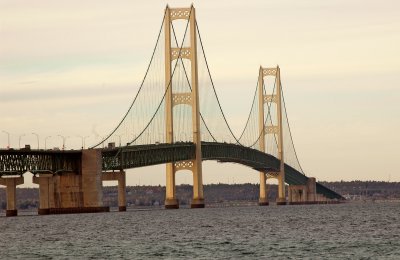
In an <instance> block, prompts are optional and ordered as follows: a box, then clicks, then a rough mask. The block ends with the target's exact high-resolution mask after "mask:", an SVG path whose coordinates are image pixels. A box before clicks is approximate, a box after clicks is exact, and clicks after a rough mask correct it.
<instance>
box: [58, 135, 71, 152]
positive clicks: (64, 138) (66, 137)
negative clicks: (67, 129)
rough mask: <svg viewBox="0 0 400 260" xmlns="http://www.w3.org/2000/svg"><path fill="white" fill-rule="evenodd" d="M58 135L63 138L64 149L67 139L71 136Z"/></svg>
mask: <svg viewBox="0 0 400 260" xmlns="http://www.w3.org/2000/svg"><path fill="white" fill-rule="evenodd" d="M57 136H59V137H61V138H62V140H63V145H62V149H63V150H65V141H66V140H67V139H68V138H69V136H63V135H57Z"/></svg>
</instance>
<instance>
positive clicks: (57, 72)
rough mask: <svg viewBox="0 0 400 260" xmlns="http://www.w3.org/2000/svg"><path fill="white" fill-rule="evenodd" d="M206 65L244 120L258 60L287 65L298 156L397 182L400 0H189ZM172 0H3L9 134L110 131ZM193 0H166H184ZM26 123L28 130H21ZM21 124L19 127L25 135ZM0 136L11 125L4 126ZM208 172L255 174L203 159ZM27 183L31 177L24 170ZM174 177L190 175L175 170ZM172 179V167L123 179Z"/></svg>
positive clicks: (224, 177)
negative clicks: (168, 170) (168, 173)
mask: <svg viewBox="0 0 400 260" xmlns="http://www.w3.org/2000/svg"><path fill="white" fill-rule="evenodd" d="M193 2H194V5H195V7H196V15H197V21H198V24H199V27H200V30H201V35H202V38H203V43H204V45H205V50H206V54H207V59H208V62H209V65H210V67H211V73H212V75H213V79H214V82H215V85H216V88H217V92H218V94H219V98H220V100H221V103H222V106H223V109H224V111H225V113H226V115H227V118H228V121H229V122H230V123H231V124H232V127H233V129H234V131H235V132H236V133H239V132H240V130H242V128H243V126H244V124H245V121H246V119H247V118H246V116H247V114H248V111H249V108H250V104H251V101H252V100H251V99H252V95H253V91H254V85H255V82H256V80H257V76H258V68H259V66H260V65H263V66H265V67H268V66H276V64H279V65H280V67H281V76H282V83H283V87H284V93H285V99H286V105H287V109H288V115H289V119H290V124H291V129H292V134H293V138H294V142H295V146H296V149H297V152H298V155H299V159H300V162H301V164H302V166H303V169H304V170H305V172H306V174H307V175H308V176H315V177H317V179H318V180H329V181H333V180H384V181H387V180H389V178H390V180H392V181H400V171H399V169H400V152H399V146H400V86H399V83H400V47H399V46H400V2H399V1H396V0H393V1H370V0H359V1H349V0H343V1H320V0H307V1H266V0H260V1H231V0H230V1H228V0H226V1H205V0H202V1H193ZM166 4H167V2H165V1H142V2H139V1H132V0H119V1H105V0H104V1H102V0H100V1H99V0H96V1H94V0H93V1H78V0H68V1H66V0H59V1H50V0H35V1H28V0H25V1H20V0H0V111H1V112H0V130H5V131H8V132H10V133H11V146H12V147H18V146H19V140H20V139H21V145H24V144H31V145H32V146H33V147H35V146H36V138H35V136H34V135H32V134H31V133H33V132H34V133H37V134H39V137H40V146H41V147H43V146H44V138H45V137H46V136H52V138H48V139H47V145H48V147H55V146H61V144H62V141H61V138H60V137H57V135H64V136H70V137H71V138H69V139H68V140H67V148H79V147H80V142H81V141H80V138H78V137H76V136H77V135H91V137H90V138H89V139H87V143H89V144H90V143H94V142H95V140H94V133H98V134H100V135H106V134H108V133H109V131H110V130H112V129H113V128H114V127H115V126H116V124H117V123H118V122H119V120H120V119H121V117H122V116H123V114H124V113H125V112H126V110H127V109H128V106H129V105H130V102H131V101H132V99H133V97H134V95H135V94H136V91H137V89H138V86H139V84H140V81H141V79H142V78H143V76H144V73H145V70H146V66H147V65H148V62H149V59H150V56H151V52H152V50H153V47H154V44H155V40H156V37H157V33H158V31H159V28H160V25H161V21H162V17H163V13H164V8H165V5H166ZM190 4H191V1H170V2H169V5H170V6H171V7H188V6H190ZM22 134H26V135H25V136H21V135H22ZM20 137H21V138H20ZM0 146H1V147H3V148H4V147H6V146H7V135H6V134H4V133H2V132H0ZM203 175H204V183H218V182H225V183H227V182H230V183H232V182H237V183H243V182H253V183H257V182H258V178H259V176H258V173H257V172H256V171H254V170H251V169H248V168H245V167H243V166H240V165H235V164H218V163H216V162H206V163H204V167H203ZM25 182H26V183H28V185H30V184H29V183H30V182H31V175H26V177H25ZM177 182H178V183H182V182H184V183H191V182H192V181H191V176H190V174H189V173H188V172H179V173H178V175H177ZM139 183H140V184H153V185H155V184H161V185H165V167H164V166H156V167H148V168H140V169H134V170H129V174H128V185H135V184H139Z"/></svg>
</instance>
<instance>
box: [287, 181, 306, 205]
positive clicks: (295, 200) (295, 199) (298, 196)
mask: <svg viewBox="0 0 400 260" xmlns="http://www.w3.org/2000/svg"><path fill="white" fill-rule="evenodd" d="M307 193H308V192H307V186H306V185H290V186H289V188H288V198H289V204H291V205H299V204H306V202H307Z"/></svg>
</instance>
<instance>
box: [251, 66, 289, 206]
mask: <svg viewBox="0 0 400 260" xmlns="http://www.w3.org/2000/svg"><path fill="white" fill-rule="evenodd" d="M267 76H273V77H275V78H276V81H275V82H276V83H275V84H276V95H274V94H273V93H272V94H271V95H266V94H265V93H264V77H267ZM281 95H282V90H281V73H280V69H279V66H277V67H276V68H263V67H260V70H259V74H258V101H259V102H258V104H259V105H258V106H259V107H258V111H259V115H258V116H259V117H258V119H259V120H258V122H259V131H260V140H259V142H260V151H262V152H265V135H267V134H273V135H277V136H278V138H277V142H278V159H279V160H280V165H279V172H277V173H276V172H274V173H266V172H262V171H261V172H260V199H259V205H261V206H264V205H268V204H269V203H268V195H267V191H266V190H267V189H266V180H267V175H269V176H273V177H275V178H277V179H278V197H277V200H276V203H277V205H285V204H286V193H285V161H284V153H283V125H282V96H281ZM269 103H271V104H272V103H274V104H275V105H276V108H277V109H276V113H277V122H276V125H271V126H266V125H265V118H264V106H265V105H267V106H268V105H269Z"/></svg>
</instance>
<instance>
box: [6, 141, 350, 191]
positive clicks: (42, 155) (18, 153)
mask: <svg viewBox="0 0 400 260" xmlns="http://www.w3.org/2000/svg"><path fill="white" fill-rule="evenodd" d="M102 155H103V170H121V169H129V168H137V167H143V166H150V165H157V164H164V163H168V162H176V161H183V160H191V159H194V158H195V145H194V143H190V142H177V143H173V144H151V145H139V146H126V147H120V148H114V149H103V150H102ZM202 156H203V160H216V161H219V162H232V163H238V164H242V165H245V166H248V167H251V168H253V169H255V170H257V171H265V172H274V171H278V169H279V163H280V162H279V160H278V159H277V158H275V157H273V156H272V155H269V154H265V153H263V152H260V151H258V150H255V149H251V148H248V147H243V146H240V145H237V144H228V143H211V142H202ZM81 157H82V152H81V151H80V150H76V151H49V150H0V176H3V175H16V174H23V173H25V172H28V171H29V172H32V173H34V174H36V173H41V172H52V173H55V174H56V173H62V172H71V171H72V172H78V173H79V172H80V168H81V167H80V163H81ZM285 176H286V183H288V184H289V185H305V184H306V183H307V180H308V177H307V176H305V175H303V174H302V173H300V172H299V171H297V170H296V169H294V168H292V167H290V166H289V165H287V164H285ZM317 193H320V194H323V195H324V196H326V197H327V198H331V199H342V198H343V197H342V196H341V195H340V194H338V193H336V192H334V191H332V190H330V189H328V188H326V187H325V186H323V185H321V184H320V183H317Z"/></svg>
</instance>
